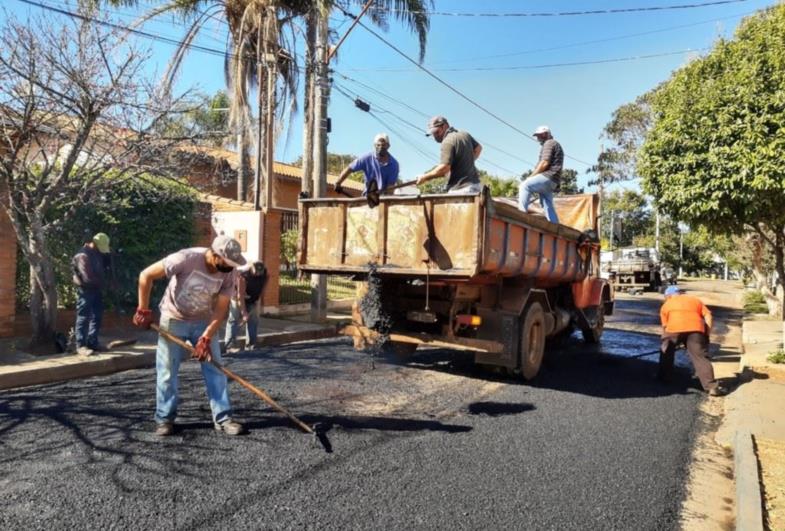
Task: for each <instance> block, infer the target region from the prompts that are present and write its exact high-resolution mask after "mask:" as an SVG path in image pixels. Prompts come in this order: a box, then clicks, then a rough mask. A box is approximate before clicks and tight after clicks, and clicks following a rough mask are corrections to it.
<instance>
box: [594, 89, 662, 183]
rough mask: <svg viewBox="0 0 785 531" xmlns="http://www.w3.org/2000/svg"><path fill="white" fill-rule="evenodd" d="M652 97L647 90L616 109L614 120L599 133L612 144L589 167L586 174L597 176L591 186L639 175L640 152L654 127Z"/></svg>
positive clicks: (630, 178) (629, 178)
mask: <svg viewBox="0 0 785 531" xmlns="http://www.w3.org/2000/svg"><path fill="white" fill-rule="evenodd" d="M651 96H652V93H651V92H648V93H646V94H644V95H642V96H639V97H638V98H637V99H636V100H635V101H634V102H632V103H626V104H624V105H622V106H621V107H619V108H618V109H616V110H615V111H613V115H612V116H611V121H610V122H608V123H607V124H606V125H605V127H604V128H603V130H602V134H601V135H600V139H601V140H607V141H609V142H610V144H611V146H610V147H609V148H608V149H603V150H602V151H601V152H600V154H599V156H598V157H597V164H595V165H594V166H592V167H591V168H589V169H588V170H587V173H594V174H596V175H597V179H596V180H594V181H591V182H589V185H596V184H598V183H602V184H611V183H616V182H623V181H629V180H632V179H635V178H636V177H637V176H638V174H637V159H638V152H639V149H640V146H641V145H642V144H643V142H644V140H645V139H646V134H647V133H648V131H649V128H650V127H651V103H650V99H651Z"/></svg>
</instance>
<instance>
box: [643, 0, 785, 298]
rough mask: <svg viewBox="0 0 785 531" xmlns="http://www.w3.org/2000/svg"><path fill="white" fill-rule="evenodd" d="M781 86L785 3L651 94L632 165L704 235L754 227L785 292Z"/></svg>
mask: <svg viewBox="0 0 785 531" xmlns="http://www.w3.org/2000/svg"><path fill="white" fill-rule="evenodd" d="M783 86H785V6H783V5H777V6H775V7H772V8H769V9H766V10H763V11H761V12H759V13H758V14H756V15H753V16H751V17H749V18H747V19H745V20H744V21H743V22H742V23H741V24H740V26H739V28H738V30H737V32H736V35H735V37H734V39H733V40H731V41H720V42H718V43H717V44H716V45H715V47H714V48H713V50H712V51H711V52H710V53H709V54H708V55H707V56H706V57H704V58H702V59H699V60H696V61H693V62H692V63H690V64H689V65H687V66H685V67H684V68H682V69H681V70H679V71H677V72H676V73H675V74H674V75H673V76H672V77H671V79H670V80H669V81H668V82H667V83H665V84H664V85H663V86H661V87H660V88H659V89H658V90H657V91H656V92H655V94H654V95H653V97H652V99H651V105H652V111H653V118H654V125H653V127H652V128H651V130H650V132H649V133H648V135H647V137H646V141H645V143H644V144H643V147H642V150H641V154H640V159H639V171H640V173H641V175H642V176H643V178H644V180H643V185H644V188H645V189H646V190H647V191H648V192H649V193H651V194H652V195H653V196H654V197H655V198H656V201H657V205H658V207H659V208H660V209H661V210H662V211H665V212H668V213H670V214H671V215H672V216H674V217H677V218H678V219H680V220H683V221H685V222H687V223H689V224H690V225H702V226H704V227H705V228H706V229H707V230H709V231H710V232H712V233H720V234H723V233H733V234H743V233H745V232H747V231H751V232H753V233H755V234H756V235H757V236H758V238H759V239H760V241H762V242H765V243H766V245H768V246H769V248H770V249H771V250H772V252H773V254H774V262H775V270H776V272H777V275H778V282H779V284H780V286H781V287H784V288H785V209H783V196H784V194H785V158H783V157H782V153H783V151H785V105H784V104H783V90H782V87H783ZM783 293H784V294H785V289H784V290H783Z"/></svg>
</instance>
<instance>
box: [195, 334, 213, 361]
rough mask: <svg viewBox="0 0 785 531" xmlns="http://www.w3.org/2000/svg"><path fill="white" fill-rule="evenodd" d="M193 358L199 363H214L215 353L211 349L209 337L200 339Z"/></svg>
mask: <svg viewBox="0 0 785 531" xmlns="http://www.w3.org/2000/svg"><path fill="white" fill-rule="evenodd" d="M193 357H194V358H196V359H197V360H199V361H212V359H213V351H212V349H211V348H210V338H209V337H207V336H202V337H200V338H199V341H197V342H196V347H194V353H193Z"/></svg>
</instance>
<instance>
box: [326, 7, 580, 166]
mask: <svg viewBox="0 0 785 531" xmlns="http://www.w3.org/2000/svg"><path fill="white" fill-rule="evenodd" d="M336 7H338V9H340V10H341V11H343V12H344V13H345V14H346V15H347V16H354V15H352V14H351V13H349V12H348V11H346V10H345V9H344V8H343V7H341V6H340V5H336ZM357 23H358V25H360V26H362V27H363V28H364V29H365V31H367V32H369V33H370V34H371V35H373V36H374V37H376V38H377V39H379V40H380V41H382V42H383V43H384V44H386V45H387V46H389V47H390V48H392V49H393V50H395V52H396V53H398V54H399V55H401V56H402V57H403V58H404V59H406V60H407V61H409V62H410V63H412V64H413V65H414V66H416V67H417V68H419V69H420V70H422V71H423V72H425V73H426V74H428V75H429V76H430V77H432V78H433V79H435V80H436V81H438V82H439V83H440V84H441V85H443V86H444V87H446V88H448V89H449V90H450V91H452V92H454V93H455V94H457V95H458V96H460V97H461V98H463V99H464V100H466V101H468V102H469V103H471V104H472V105H473V106H475V107H477V108H478V109H480V110H481V111H483V112H484V113H485V114H487V115H488V116H491V117H492V118H494V119H496V120H497V121H498V122H500V123H502V124H504V125H506V126H507V127H509V128H510V129H512V130H513V131H515V132H516V133H519V134H520V135H522V136H524V137H525V138H528V139H529V140H531V141H532V142H536V140H534V138H532V137H531V136H530V135H528V134H527V133H524V132H523V131H522V130H521V129H519V128H518V127H516V126H514V125H513V124H511V123H510V122H508V121H507V120H505V119H504V118H502V117H500V116H499V115H497V114H495V113H494V112H492V111H490V110H489V109H487V108H486V107H484V106H483V105H481V104H479V103H477V102H476V101H474V100H473V99H471V98H470V97H469V96H467V95H466V94H464V93H463V92H461V91H460V90H458V89H457V88H455V87H453V86H452V85H450V84H449V83H447V82H446V81H444V80H443V79H442V78H440V77H439V76H437V75H436V74H434V73H433V72H431V71H430V70H428V69H427V68H425V67H424V66H422V65H421V64H420V63H418V62H417V61H415V60H414V59H412V58H411V57H409V56H408V55H406V54H405V53H404V52H403V51H401V49H400V48H398V47H397V46H395V45H394V44H393V43H391V42H390V41H388V40H387V39H385V38H384V37H382V36H381V35H379V34H378V33H377V32H375V31H374V30H372V29H371V28H369V27H368V26H367V25H366V24H364V23H363V22H362V21H359V20H358V22H357ZM565 157H567V158H569V159H572V160H574V161H575V162H578V163H580V164H584V165H586V166H592V164H591V163H588V162H586V161H583V160H580V159H577V158H575V157H571V156H569V155H565Z"/></svg>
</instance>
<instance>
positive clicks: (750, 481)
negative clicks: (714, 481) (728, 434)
mask: <svg viewBox="0 0 785 531" xmlns="http://www.w3.org/2000/svg"><path fill="white" fill-rule="evenodd" d="M735 439H736V440H735V444H734V446H735V448H734V455H733V458H734V470H735V472H734V474H735V476H736V530H737V531H760V530H761V529H763V498H762V497H761V492H760V476H759V472H758V458H757V457H756V456H755V448H754V443H753V440H752V434H750V432H748V431H737V432H736V438H735Z"/></svg>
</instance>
